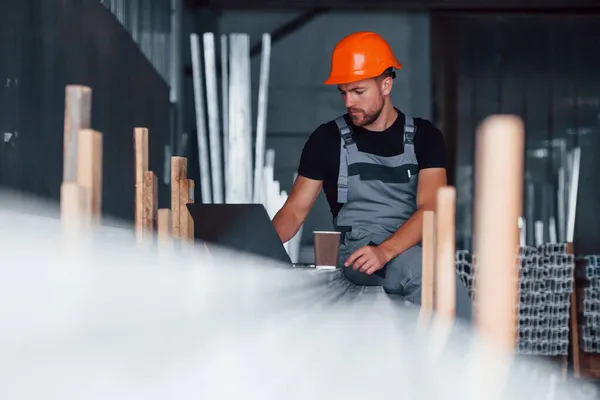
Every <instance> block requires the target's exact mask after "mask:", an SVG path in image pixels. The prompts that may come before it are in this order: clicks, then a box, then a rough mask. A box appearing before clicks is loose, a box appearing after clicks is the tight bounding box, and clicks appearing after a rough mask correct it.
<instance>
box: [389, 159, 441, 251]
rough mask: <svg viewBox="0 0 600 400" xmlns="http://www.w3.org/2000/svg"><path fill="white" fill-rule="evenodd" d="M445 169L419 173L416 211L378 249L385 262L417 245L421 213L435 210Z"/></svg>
mask: <svg viewBox="0 0 600 400" xmlns="http://www.w3.org/2000/svg"><path fill="white" fill-rule="evenodd" d="M446 181H447V180H446V169H445V168H427V169H424V170H421V171H420V172H419V183H418V185H417V211H416V212H415V213H414V214H413V215H412V216H411V217H410V218H409V219H408V220H407V221H406V222H405V223H404V224H402V226H401V227H400V228H399V229H398V230H397V231H396V232H395V233H394V234H393V235H392V236H390V237H389V238H388V239H386V240H385V241H384V242H382V243H381V244H380V245H379V247H380V248H381V249H382V250H383V252H384V253H385V256H386V259H387V261H389V260H391V259H393V258H394V257H396V256H397V255H399V254H402V253H403V252H404V251H406V250H407V249H409V248H410V247H412V246H414V245H416V244H417V243H419V242H420V241H421V239H422V236H423V211H432V210H435V202H436V196H437V191H438V189H439V188H441V187H442V186H446Z"/></svg>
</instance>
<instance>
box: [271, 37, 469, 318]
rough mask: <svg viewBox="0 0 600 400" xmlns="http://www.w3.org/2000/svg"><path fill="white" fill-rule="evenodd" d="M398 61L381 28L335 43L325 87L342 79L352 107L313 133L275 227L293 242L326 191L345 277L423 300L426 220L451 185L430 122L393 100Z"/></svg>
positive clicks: (460, 295) (461, 299)
mask: <svg viewBox="0 0 600 400" xmlns="http://www.w3.org/2000/svg"><path fill="white" fill-rule="evenodd" d="M401 67H402V66H401V64H400V63H399V62H398V61H397V60H396V58H395V57H394V54H393V53H392V50H391V48H390V46H389V45H388V44H387V43H386V42H385V40H384V39H383V38H381V37H380V36H379V35H377V34H375V33H372V32H357V33H353V34H351V35H349V36H347V37H345V38H344V39H343V40H342V41H340V42H339V43H338V44H337V46H336V47H335V49H334V51H333V56H332V62H331V73H330V76H329V79H327V81H326V82H325V84H331V85H337V87H338V89H339V91H340V94H341V96H342V99H343V100H344V103H345V106H346V109H347V110H348V113H347V114H345V115H344V116H342V117H339V118H337V119H336V120H335V121H330V122H328V123H326V124H323V125H321V126H319V127H318V128H317V129H316V130H315V131H314V132H313V133H312V135H311V136H310V138H309V139H308V141H307V142H306V144H305V147H304V149H303V152H302V157H301V160H300V165H299V168H298V178H297V179H296V181H295V183H294V186H293V188H292V190H291V193H290V195H289V197H288V200H287V201H286V203H285V205H284V206H283V207H282V209H281V210H280V211H279V212H278V213H277V214H276V215H275V217H274V219H273V224H274V226H275V229H276V230H277V233H278V234H279V237H280V238H281V240H282V241H283V242H284V243H285V242H287V241H288V240H290V239H291V238H292V237H294V235H295V234H296V233H297V232H298V230H299V228H300V226H301V225H302V224H303V223H304V221H305V219H306V216H307V215H308V212H309V211H310V209H311V208H312V206H313V204H314V201H315V200H316V198H317V196H318V195H319V193H320V191H321V189H323V190H324V192H325V195H326V197H327V200H328V202H329V205H330V209H331V213H332V215H333V218H334V226H335V228H336V230H338V231H340V232H342V240H341V245H340V265H343V267H344V268H343V270H344V275H345V276H346V278H347V279H348V280H350V281H351V282H353V283H355V284H357V285H380V286H383V288H384V289H385V291H386V292H388V293H393V294H400V295H402V296H404V298H405V299H406V300H408V301H410V302H412V303H416V304H420V301H421V290H420V288H421V257H422V256H421V246H420V242H421V237H422V217H423V211H424V210H433V209H434V207H435V199H436V192H437V190H438V188H440V187H442V186H444V185H446V170H445V148H444V138H443V136H442V134H441V132H440V131H439V130H438V129H436V128H435V127H434V126H433V124H432V123H431V122H429V121H426V120H423V119H420V118H416V119H413V118H411V117H409V116H406V115H404V114H403V113H402V112H400V111H399V110H398V109H397V108H395V107H394V106H393V105H392V101H391V98H390V93H391V91H392V86H393V82H394V78H395V71H394V70H395V69H400V68H401ZM465 302H466V303H465ZM459 303H463V304H462V305H461V306H459ZM469 303H470V302H469V297H468V294H467V292H466V289H465V288H464V286H463V285H462V283H460V281H459V280H458V277H457V309H458V308H464V307H466V308H467V309H468V310H470V309H471V307H470V304H469ZM468 310H466V311H465V312H467V313H468V312H469V311H468Z"/></svg>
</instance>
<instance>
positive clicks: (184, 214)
mask: <svg viewBox="0 0 600 400" xmlns="http://www.w3.org/2000/svg"><path fill="white" fill-rule="evenodd" d="M189 197H190V182H189V179H187V178H186V179H182V180H180V181H179V237H180V239H181V240H183V241H187V240H189V238H190V222H189V212H188V210H187V203H188V201H189Z"/></svg>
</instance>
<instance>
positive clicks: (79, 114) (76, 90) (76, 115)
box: [63, 85, 92, 182]
mask: <svg viewBox="0 0 600 400" xmlns="http://www.w3.org/2000/svg"><path fill="white" fill-rule="evenodd" d="M91 115H92V89H91V88H89V87H87V86H81V85H68V86H67V87H66V88H65V121H64V132H63V182H75V181H76V180H77V139H78V135H79V131H80V130H82V129H89V128H90V126H91V125H90V124H91V119H92V118H91Z"/></svg>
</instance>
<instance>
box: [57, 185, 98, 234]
mask: <svg viewBox="0 0 600 400" xmlns="http://www.w3.org/2000/svg"><path fill="white" fill-rule="evenodd" d="M90 203H91V195H90V191H89V189H87V188H85V187H82V186H81V185H79V184H77V182H63V183H62V185H61V186H60V215H61V223H62V226H63V229H64V231H65V233H67V234H68V235H69V237H74V236H75V237H77V235H80V234H81V233H83V231H84V230H85V229H87V228H89V227H90V222H91V221H90V217H91V213H90V212H89V210H88V207H89V204H90Z"/></svg>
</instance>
